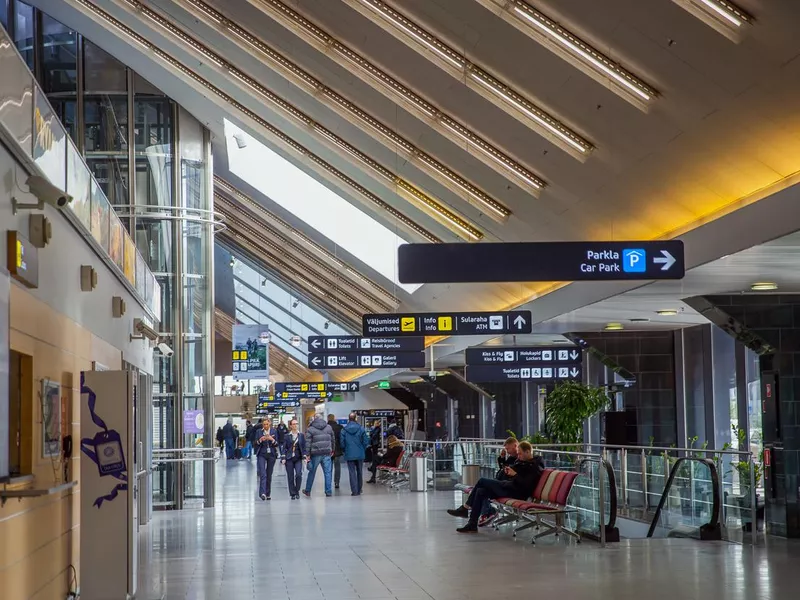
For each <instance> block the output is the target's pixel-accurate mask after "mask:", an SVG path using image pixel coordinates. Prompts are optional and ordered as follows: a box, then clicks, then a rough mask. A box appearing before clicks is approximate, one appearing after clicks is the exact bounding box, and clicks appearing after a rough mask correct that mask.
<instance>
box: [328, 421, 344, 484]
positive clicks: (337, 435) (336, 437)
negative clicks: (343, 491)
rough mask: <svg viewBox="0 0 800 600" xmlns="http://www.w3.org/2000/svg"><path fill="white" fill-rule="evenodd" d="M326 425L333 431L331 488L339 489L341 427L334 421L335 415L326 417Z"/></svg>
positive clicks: (340, 476)
mask: <svg viewBox="0 0 800 600" xmlns="http://www.w3.org/2000/svg"><path fill="white" fill-rule="evenodd" d="M328 425H330V426H331V429H332V430H333V441H334V446H335V447H334V449H333V487H334V488H336V489H337V490H338V489H339V480H340V479H341V478H342V438H341V435H342V426H341V425H339V423H337V421H336V415H333V414H330V415H328Z"/></svg>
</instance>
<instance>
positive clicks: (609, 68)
mask: <svg viewBox="0 0 800 600" xmlns="http://www.w3.org/2000/svg"><path fill="white" fill-rule="evenodd" d="M512 2H513V9H514V13H515V14H516V15H518V16H519V17H521V18H523V19H525V21H526V22H527V23H529V24H530V25H532V26H534V27H536V28H537V29H538V30H539V31H541V32H542V33H544V34H545V35H546V36H547V37H548V38H550V39H551V40H553V41H555V42H556V43H558V44H560V45H562V46H563V47H565V48H567V49H568V50H570V51H572V52H573V53H575V54H577V55H578V56H579V57H580V58H582V59H583V60H584V61H585V62H587V63H588V64H589V65H590V66H591V67H593V68H595V69H598V70H600V71H601V72H602V73H604V74H605V75H607V76H609V77H611V78H612V79H614V80H615V81H616V82H617V83H618V84H620V85H622V86H623V87H624V88H626V89H627V90H628V91H629V92H631V93H633V94H635V95H637V96H638V97H639V98H641V99H642V100H644V101H650V100H652V99H653V98H654V97H655V95H656V92H655V90H654V89H653V88H651V87H650V86H648V85H646V84H645V83H643V82H642V81H640V80H639V79H638V78H636V77H634V76H633V75H631V74H630V73H629V72H628V71H626V70H625V69H623V68H622V67H620V66H619V65H618V64H616V63H615V62H613V61H612V60H611V59H609V58H608V57H606V56H604V55H603V54H601V53H600V52H598V51H597V50H596V49H594V48H592V47H591V46H590V45H589V44H587V43H586V42H584V41H583V40H581V39H580V38H578V37H576V36H574V35H573V34H572V33H570V32H569V31H567V30H566V29H564V28H563V27H561V26H560V25H559V24H557V23H556V22H555V21H552V20H551V19H549V18H547V17H546V16H545V15H543V14H542V13H540V12H539V11H537V10H535V9H534V8H533V7H532V6H530V5H529V4H527V3H526V2H522V1H521V0H512Z"/></svg>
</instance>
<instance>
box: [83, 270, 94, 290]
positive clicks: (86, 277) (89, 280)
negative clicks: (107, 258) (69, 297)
mask: <svg viewBox="0 0 800 600" xmlns="http://www.w3.org/2000/svg"><path fill="white" fill-rule="evenodd" d="M96 287H97V271H95V269H94V267H93V266H92V265H81V291H82V292H91V291H92V290H93V289H94V288H96Z"/></svg>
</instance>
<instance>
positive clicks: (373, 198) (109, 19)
mask: <svg viewBox="0 0 800 600" xmlns="http://www.w3.org/2000/svg"><path fill="white" fill-rule="evenodd" d="M73 1H74V2H75V3H77V4H80V5H81V6H83V7H84V8H86V9H87V10H89V11H90V12H91V13H93V14H94V15H96V16H97V17H98V18H100V19H101V20H103V21H104V22H106V23H108V24H110V25H112V26H113V27H114V28H115V29H116V30H117V31H119V32H120V33H122V34H123V35H124V36H126V37H127V38H129V39H131V40H132V41H133V42H135V43H136V44H138V45H139V46H142V47H143V48H144V49H146V50H149V51H150V52H152V53H153V54H154V55H155V56H156V57H158V58H160V59H161V60H163V61H164V62H165V63H167V64H168V65H170V66H171V67H173V68H174V69H176V70H178V71H180V72H181V73H182V74H183V75H185V76H186V77H188V78H189V79H191V80H193V81H194V82H195V83H197V84H198V85H200V86H202V87H203V88H205V89H206V90H209V91H210V92H213V94H214V95H215V96H217V97H219V98H220V99H221V100H223V101H224V102H225V103H227V104H229V105H230V106H232V107H233V108H235V109H237V110H238V111H239V112H241V113H242V114H243V115H245V116H246V117H247V118H248V119H250V120H252V121H253V122H255V123H257V124H258V125H259V126H260V127H262V128H264V129H265V130H266V131H268V132H269V133H270V134H271V135H272V136H274V137H275V138H277V139H278V140H280V142H281V143H282V144H285V145H286V146H288V147H289V148H290V149H291V150H292V151H294V152H295V153H297V154H299V155H300V156H301V157H302V158H305V159H307V160H309V161H310V162H312V163H314V165H316V167H319V169H320V170H321V171H322V172H324V173H325V174H326V175H330V176H332V177H334V178H336V179H337V180H338V181H340V182H342V183H345V184H346V185H347V186H348V187H350V188H352V189H354V190H355V191H356V192H357V193H358V194H359V195H360V196H362V197H364V198H365V199H367V200H369V201H370V202H371V203H373V204H375V205H376V206H377V207H379V208H380V209H381V210H383V211H384V212H386V213H388V214H390V215H391V216H392V217H393V218H395V219H397V221H398V222H400V223H402V224H403V225H404V226H406V227H407V228H408V229H409V230H410V231H413V232H414V233H416V234H417V235H419V236H421V237H422V238H424V239H426V240H428V241H429V242H432V243H438V242H441V239H439V238H438V237H436V236H435V235H434V234H432V233H431V232H429V231H428V230H427V229H425V228H423V227H422V226H421V225H418V224H417V223H415V222H414V221H412V220H411V219H409V218H408V217H407V216H406V215H404V214H403V213H402V212H400V211H399V210H397V209H396V208H394V207H393V206H392V205H391V204H388V203H386V202H384V201H383V200H381V199H380V198H379V197H378V196H377V195H375V194H373V193H372V192H371V191H369V190H368V189H367V188H365V187H364V186H362V185H361V184H360V183H358V182H357V181H355V180H354V179H352V178H351V177H349V176H348V175H346V174H344V173H343V172H341V171H339V170H338V169H336V167H334V166H333V165H331V164H330V163H328V162H326V161H324V160H323V159H322V158H320V157H319V156H317V155H316V154H314V153H312V152H311V151H310V150H308V149H307V148H306V147H305V146H302V145H301V144H298V143H297V142H296V141H294V140H293V139H292V138H290V137H289V136H288V135H286V134H285V133H283V132H282V131H281V130H280V129H278V128H277V127H275V126H274V125H272V124H271V123H269V122H268V121H266V120H265V119H263V118H262V117H261V116H260V115H258V114H256V113H255V112H253V111H252V110H250V109H249V108H247V107H246V106H244V105H243V104H242V103H241V102H239V101H238V100H236V99H235V98H233V97H232V96H230V95H228V94H226V93H225V92H224V91H222V90H221V89H220V88H218V87H217V86H215V85H213V84H212V83H210V82H208V81H207V80H205V79H203V78H202V77H200V76H199V75H198V74H197V73H195V72H194V71H192V70H191V69H189V68H188V67H186V66H185V65H184V64H183V63H181V62H179V61H177V60H176V59H174V58H172V57H171V56H170V55H169V54H167V53H166V52H164V51H163V50H162V49H161V48H159V47H158V46H156V45H155V44H152V43H150V42H149V41H148V40H147V39H145V38H144V37H142V36H140V35H139V34H138V33H136V32H135V31H133V30H132V29H130V28H129V27H127V26H126V25H125V24H123V23H122V22H121V21H119V20H118V19H116V18H115V17H113V16H112V15H110V14H109V13H107V12H106V11H104V10H103V9H101V8H99V7H98V6H96V5H95V4H94V3H92V2H90V1H89V0H73Z"/></svg>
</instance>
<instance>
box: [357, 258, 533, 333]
mask: <svg viewBox="0 0 800 600" xmlns="http://www.w3.org/2000/svg"><path fill="white" fill-rule="evenodd" d="M434 245H435V244H434ZM531 322H532V318H531V311H529V310H514V311H510V312H503V311H499V312H451V313H447V312H443V313H397V314H383V315H371V314H366V315H364V318H363V324H362V327H363V332H364V335H366V336H370V337H375V336H380V335H389V336H404V337H405V336H419V335H482V334H485V335H503V334H507V333H530V332H531V331H532V325H531Z"/></svg>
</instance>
